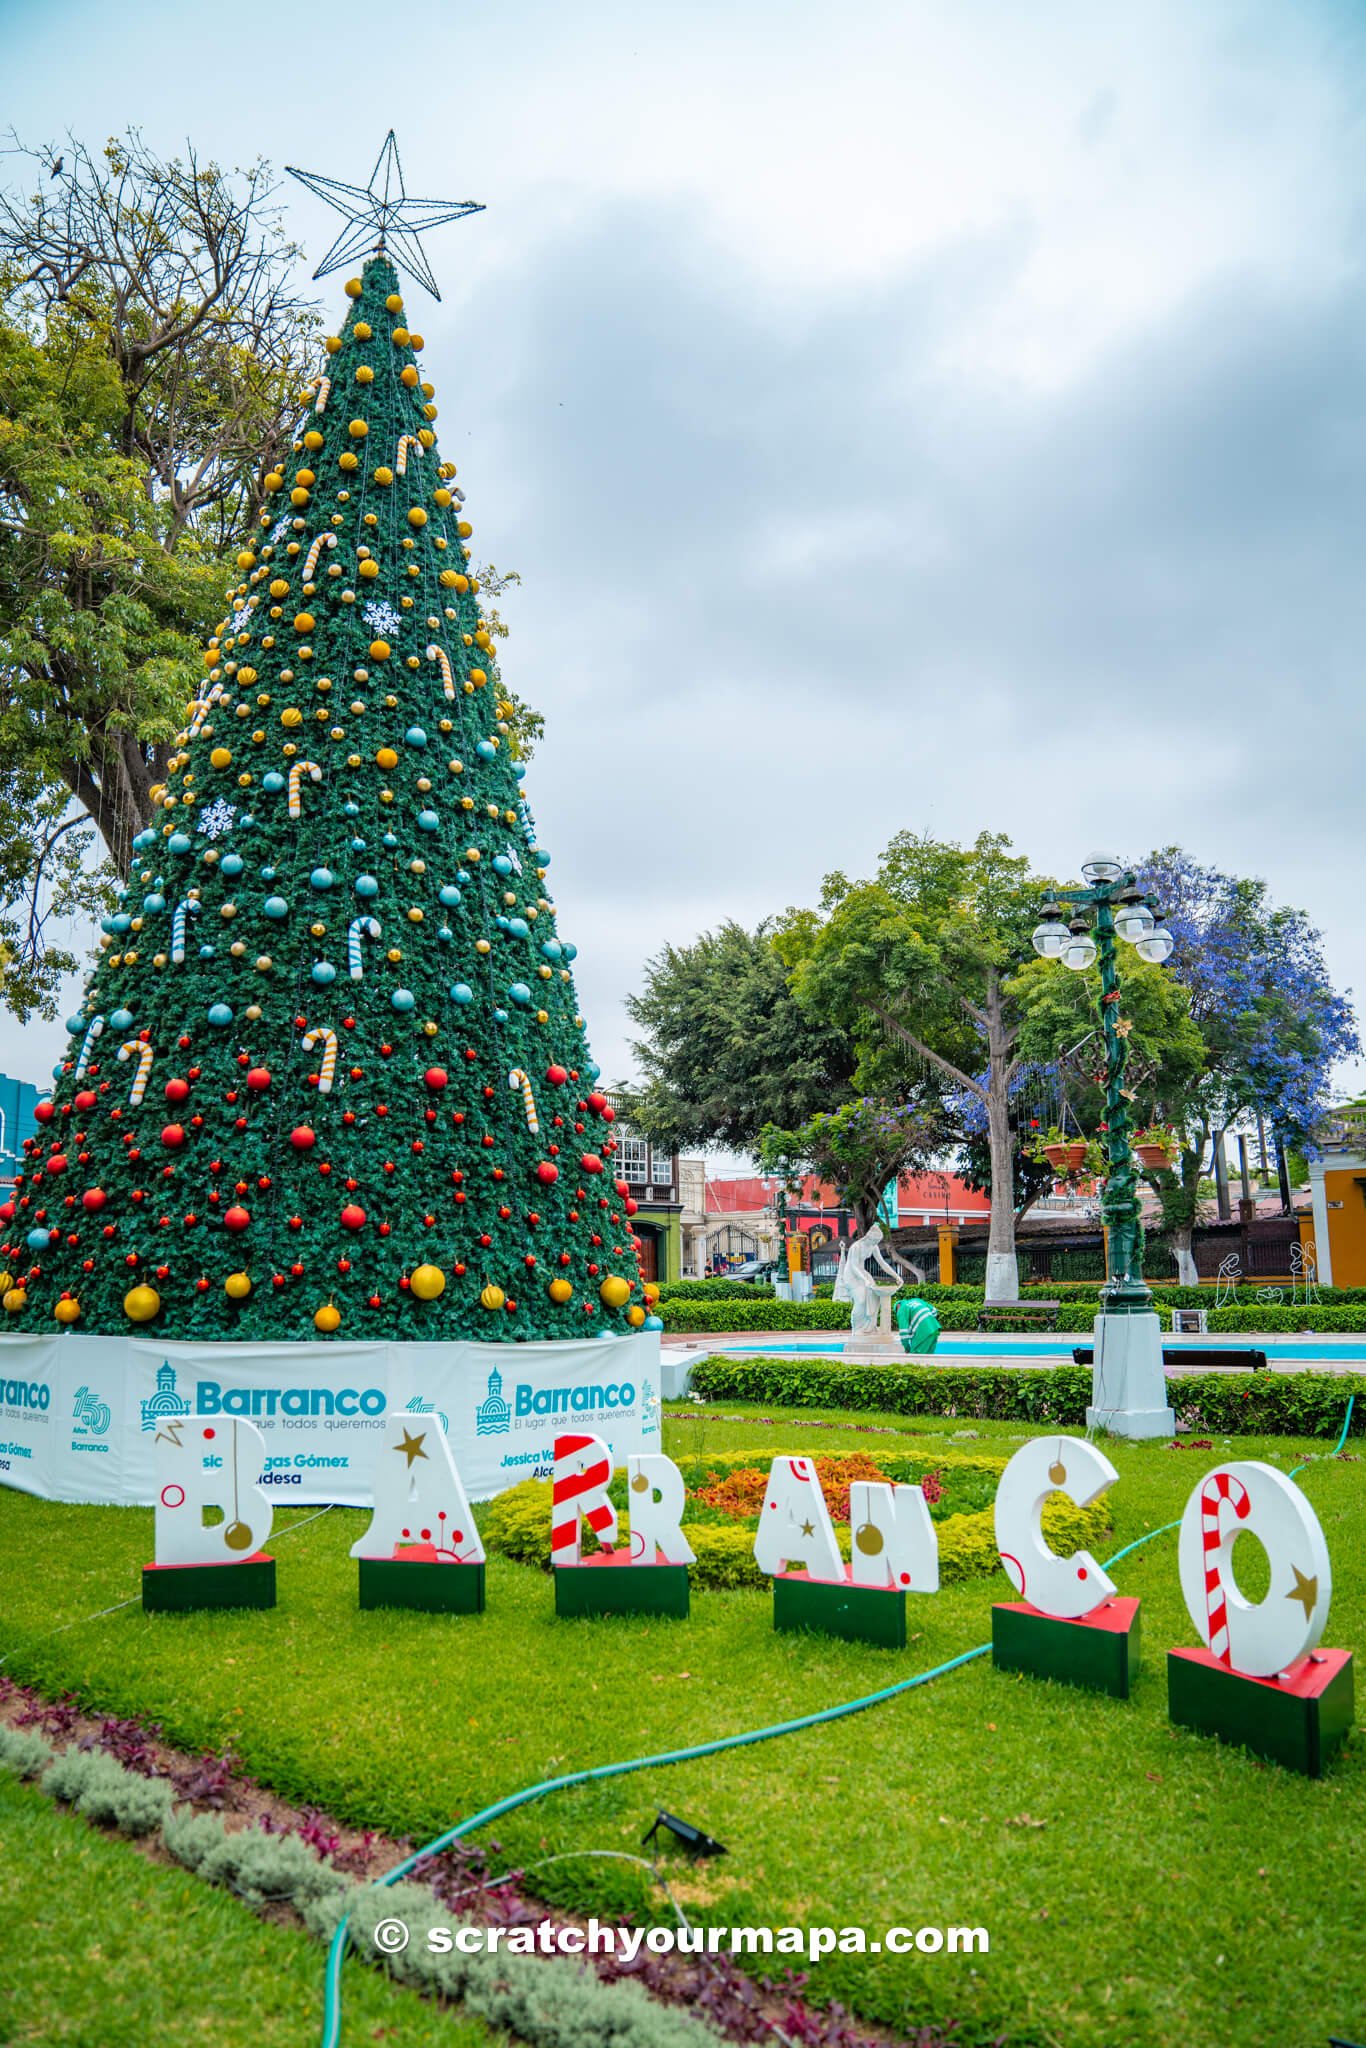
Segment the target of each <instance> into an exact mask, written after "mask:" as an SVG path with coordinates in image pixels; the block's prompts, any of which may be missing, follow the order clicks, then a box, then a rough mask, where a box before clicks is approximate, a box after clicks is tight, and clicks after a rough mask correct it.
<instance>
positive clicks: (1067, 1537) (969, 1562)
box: [482, 1378, 1109, 1591]
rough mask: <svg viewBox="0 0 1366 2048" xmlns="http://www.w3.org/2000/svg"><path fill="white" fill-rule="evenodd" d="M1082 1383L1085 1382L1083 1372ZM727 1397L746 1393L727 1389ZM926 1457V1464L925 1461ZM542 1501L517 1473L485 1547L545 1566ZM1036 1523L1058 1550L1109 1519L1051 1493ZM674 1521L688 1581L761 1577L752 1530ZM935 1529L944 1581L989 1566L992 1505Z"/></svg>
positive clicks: (545, 1492)
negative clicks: (692, 1559) (688, 1553)
mask: <svg viewBox="0 0 1366 2048" xmlns="http://www.w3.org/2000/svg"><path fill="white" fill-rule="evenodd" d="M1087 1384H1088V1387H1089V1384H1090V1382H1089V1378H1088V1381H1087ZM720 1398H727V1397H726V1396H721V1397H720ZM729 1398H733V1399H739V1398H744V1399H751V1398H753V1397H752V1396H749V1395H745V1396H735V1395H732V1396H729ZM794 1429H795V1431H796V1433H797V1434H798V1435H799V1434H800V1425H799V1424H794ZM737 1462H738V1463H741V1464H743V1463H750V1464H753V1463H754V1462H756V1460H755V1454H754V1453H753V1452H748V1453H745V1454H744V1456H743V1457H742V1458H740V1459H738V1460H737ZM937 1462H939V1463H940V1464H942V1463H943V1462H944V1461H943V1459H940V1460H938V1461H937ZM977 1462H979V1463H981V1462H983V1461H977ZM992 1462H993V1463H994V1464H996V1466H997V1470H998V1472H999V1471H1002V1470H1004V1467H1005V1461H1004V1459H1001V1460H993V1461H992ZM878 1463H879V1464H880V1465H884V1469H885V1467H886V1461H884V1460H883V1459H881V1458H879V1459H878ZM926 1463H927V1469H928V1461H926ZM889 1476H890V1474H889ZM908 1476H909V1475H908ZM550 1501H551V1487H550V1481H549V1480H548V1479H524V1480H523V1481H522V1482H521V1484H520V1485H519V1486H514V1487H511V1488H510V1489H509V1490H508V1492H506V1493H500V1494H499V1495H498V1498H497V1499H496V1500H495V1501H493V1502H492V1503H491V1504H490V1508H489V1512H488V1514H487V1516H486V1517H485V1518H484V1523H483V1532H482V1533H483V1537H484V1542H485V1543H486V1544H487V1546H488V1548H489V1549H490V1550H497V1551H500V1552H501V1553H502V1555H503V1556H504V1557H510V1558H514V1559H515V1560H516V1561H517V1562H518V1563H519V1564H527V1565H536V1566H538V1567H539V1568H540V1569H541V1570H542V1571H549V1569H550ZM1043 1526H1044V1531H1045V1534H1046V1535H1047V1536H1048V1537H1049V1539H1050V1541H1051V1542H1052V1544H1053V1546H1054V1548H1055V1549H1056V1550H1058V1551H1059V1552H1060V1553H1062V1554H1065V1553H1066V1552H1068V1551H1070V1550H1078V1549H1082V1548H1087V1547H1089V1546H1090V1545H1092V1544H1095V1543H1099V1542H1100V1541H1101V1539H1102V1537H1103V1536H1104V1535H1105V1532H1106V1529H1107V1528H1108V1526H1109V1523H1108V1517H1107V1514H1106V1509H1105V1505H1104V1502H1103V1501H1101V1502H1097V1503H1096V1504H1095V1505H1094V1506H1092V1507H1090V1508H1079V1507H1076V1506H1075V1505H1074V1504H1073V1503H1072V1502H1071V1501H1069V1500H1062V1499H1057V1500H1052V1501H1050V1502H1049V1503H1048V1504H1047V1505H1046V1507H1045V1508H1044V1516H1043ZM682 1528H683V1534H684V1535H685V1536H686V1538H687V1539H688V1542H689V1544H690V1545H691V1546H692V1549H693V1550H694V1552H695V1553H696V1560H697V1561H696V1563H695V1564H693V1565H692V1566H691V1567H690V1577H691V1581H692V1584H693V1586H694V1587H696V1588H705V1589H706V1590H708V1591H716V1590H718V1589H721V1590H724V1589H729V1588H732V1587H735V1586H755V1587H762V1586H766V1585H767V1584H768V1578H767V1575H766V1574H765V1573H763V1572H761V1571H760V1570H759V1568H758V1566H757V1565H756V1564H755V1562H754V1532H753V1530H752V1529H749V1528H734V1529H720V1528H717V1527H716V1526H715V1525H714V1524H712V1523H709V1522H702V1523H690V1522H685V1523H683V1525H682ZM935 1528H936V1530H937V1532H938V1537H939V1576H940V1579H941V1581H942V1582H943V1583H944V1584H946V1585H947V1584H950V1583H951V1582H953V1581H955V1580H958V1579H972V1578H980V1577H982V1576H983V1575H984V1574H986V1573H989V1572H994V1571H995V1570H996V1569H997V1566H998V1564H999V1561H1000V1560H999V1554H998V1552H997V1549H996V1525H995V1514H994V1510H993V1509H992V1508H989V1507H988V1508H982V1509H979V1510H977V1511H976V1512H975V1513H973V1514H967V1515H947V1516H945V1518H944V1520H943V1521H942V1522H937V1523H936V1524H935ZM836 1534H837V1536H838V1537H839V1539H840V1546H841V1549H842V1550H843V1552H844V1555H845V1556H846V1557H847V1556H848V1555H849V1531H848V1527H847V1525H841V1526H839V1527H837V1529H836Z"/></svg>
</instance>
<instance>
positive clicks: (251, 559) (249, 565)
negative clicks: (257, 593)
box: [237, 548, 256, 569]
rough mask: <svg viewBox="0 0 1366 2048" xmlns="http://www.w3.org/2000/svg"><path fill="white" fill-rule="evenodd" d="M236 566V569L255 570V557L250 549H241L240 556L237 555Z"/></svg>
mask: <svg viewBox="0 0 1366 2048" xmlns="http://www.w3.org/2000/svg"><path fill="white" fill-rule="evenodd" d="M237 566H238V568H239V569H254V568H255V566H256V557H255V555H254V554H253V553H252V552H251V549H250V548H243V550H242V552H241V554H240V555H239V556H238V557H237Z"/></svg>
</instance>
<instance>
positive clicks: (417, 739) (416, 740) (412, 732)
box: [403, 725, 427, 747]
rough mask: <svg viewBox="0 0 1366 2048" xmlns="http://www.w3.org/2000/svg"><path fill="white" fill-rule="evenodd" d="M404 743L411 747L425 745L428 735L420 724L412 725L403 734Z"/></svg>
mask: <svg viewBox="0 0 1366 2048" xmlns="http://www.w3.org/2000/svg"><path fill="white" fill-rule="evenodd" d="M403 738H404V743H405V745H407V746H410V747H425V746H426V744H427V735H426V733H425V732H424V731H423V730H422V727H421V726H420V725H410V726H409V727H408V730H407V732H405V733H404V735H403Z"/></svg>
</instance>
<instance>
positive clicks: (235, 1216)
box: [223, 1202, 251, 1230]
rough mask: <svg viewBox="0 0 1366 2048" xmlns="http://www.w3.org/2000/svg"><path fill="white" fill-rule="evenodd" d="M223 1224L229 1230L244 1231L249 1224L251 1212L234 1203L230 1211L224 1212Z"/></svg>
mask: <svg viewBox="0 0 1366 2048" xmlns="http://www.w3.org/2000/svg"><path fill="white" fill-rule="evenodd" d="M223 1222H224V1224H225V1226H226V1227H227V1229H229V1230H245V1229H246V1228H247V1226H248V1224H249V1223H250V1222H251V1211H250V1210H249V1209H244V1208H243V1207H242V1206H241V1204H240V1203H239V1202H234V1203H233V1205H232V1207H231V1209H228V1210H226V1211H225V1212H224V1215H223Z"/></svg>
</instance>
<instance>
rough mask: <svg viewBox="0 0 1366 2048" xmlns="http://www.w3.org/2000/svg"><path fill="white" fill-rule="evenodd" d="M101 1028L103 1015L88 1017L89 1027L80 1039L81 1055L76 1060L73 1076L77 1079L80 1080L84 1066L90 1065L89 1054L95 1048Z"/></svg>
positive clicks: (102, 1027)
mask: <svg viewBox="0 0 1366 2048" xmlns="http://www.w3.org/2000/svg"><path fill="white" fill-rule="evenodd" d="M103 1030H104V1019H103V1017H92V1018H91V1019H90V1024H89V1028H88V1029H87V1031H86V1034H85V1037H84V1038H83V1039H82V1040H81V1056H80V1058H79V1059H78V1060H77V1062H76V1074H75V1078H76V1079H77V1080H78V1081H79V1080H80V1078H81V1075H82V1074H83V1073H84V1072H85V1070H86V1068H87V1067H88V1066H89V1065H90V1055H91V1053H92V1052H93V1051H94V1050H95V1040H96V1039H97V1038H98V1037H99V1035H100V1033H101V1032H102V1031H103Z"/></svg>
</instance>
